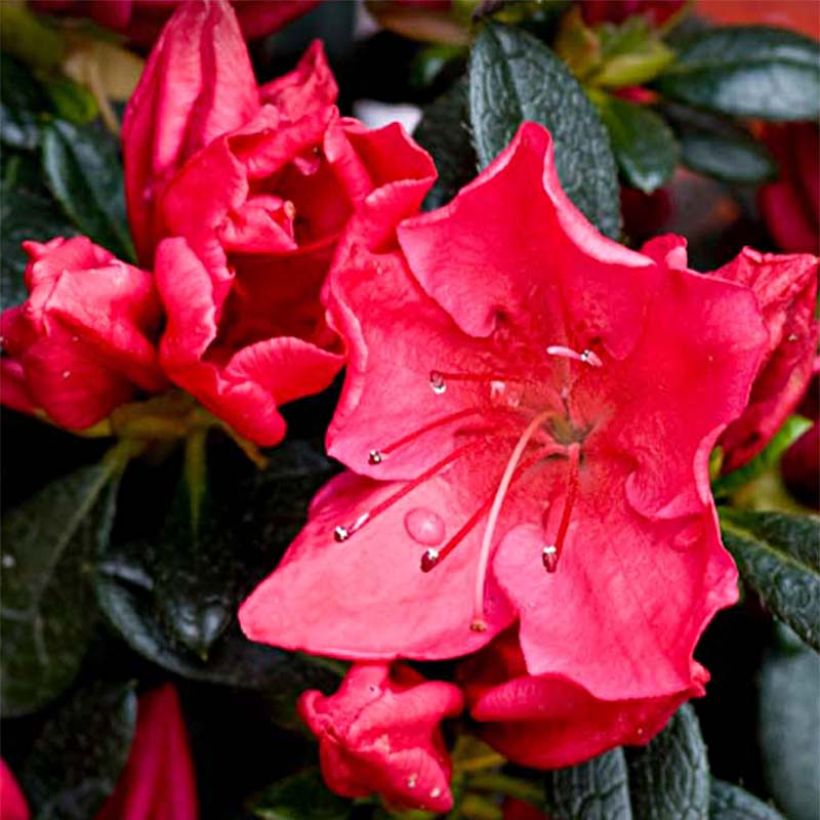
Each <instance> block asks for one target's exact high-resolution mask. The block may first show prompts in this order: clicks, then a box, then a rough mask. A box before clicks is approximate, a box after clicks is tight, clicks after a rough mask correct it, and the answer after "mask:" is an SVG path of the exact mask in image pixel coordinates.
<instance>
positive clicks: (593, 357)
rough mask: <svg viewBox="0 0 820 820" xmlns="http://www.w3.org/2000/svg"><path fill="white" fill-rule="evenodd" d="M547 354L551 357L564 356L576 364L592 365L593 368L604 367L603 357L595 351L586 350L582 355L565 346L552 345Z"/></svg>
mask: <svg viewBox="0 0 820 820" xmlns="http://www.w3.org/2000/svg"><path fill="white" fill-rule="evenodd" d="M547 353H548V354H549V355H550V356H562V357H563V358H565V359H572V360H573V361H574V362H582V363H583V364H588V365H591V366H592V367H603V364H604V363H603V362H602V361H601V357H600V356H598V354H597V353H595V351H593V350H589V349H586V350H584V351H583V352H581V353H578V352H577V351H576V350H573V349H572V348H571V347H565V346H564V345H550V346H549V347H548V348H547Z"/></svg>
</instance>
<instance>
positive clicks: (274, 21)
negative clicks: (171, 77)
mask: <svg viewBox="0 0 820 820" xmlns="http://www.w3.org/2000/svg"><path fill="white" fill-rule="evenodd" d="M184 2H188V0H184ZM232 2H233V4H234V7H235V9H236V15H237V18H238V19H239V25H240V27H241V29H242V35H243V36H244V37H247V38H248V39H249V40H252V39H254V38H256V37H264V36H265V35H266V34H270V33H271V32H274V31H276V30H277V29H280V28H282V26H284V25H285V24H286V23H289V22H290V21H291V20H293V19H294V18H295V17H299V16H301V15H302V14H306V13H307V12H308V11H310V10H311V9H312V8H314V7H315V6H317V5H318V4H319V2H320V0H232ZM181 4H182V3H181V0H32V5H33V6H34V8H36V9H37V10H38V11H43V12H53V13H58V14H69V15H72V16H75V17H86V16H87V17H90V18H91V19H92V20H94V22H95V23H98V24H99V25H101V26H105V27H106V28H111V29H114V31H121V32H122V33H124V34H125V35H126V36H127V37H129V39H131V40H133V41H134V42H135V43H138V44H139V45H143V46H148V45H151V43H153V41H154V40H155V39H156V36H157V35H158V34H159V32H160V29H161V28H162V26H163V25H164V23H165V22H166V21H167V20H168V18H169V17H170V15H171V13H172V12H173V10H174V9H175V8H176V7H177V6H179V5H181Z"/></svg>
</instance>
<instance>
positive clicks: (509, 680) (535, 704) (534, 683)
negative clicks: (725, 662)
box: [457, 632, 708, 769]
mask: <svg viewBox="0 0 820 820" xmlns="http://www.w3.org/2000/svg"><path fill="white" fill-rule="evenodd" d="M690 672H691V677H690V680H689V683H688V685H687V686H686V687H684V688H683V689H681V690H680V691H678V692H670V693H669V694H667V695H664V696H662V697H654V698H652V697H650V698H641V699H602V698H597V697H595V695H593V694H592V693H590V692H588V691H587V690H586V689H584V688H583V687H581V686H578V685H577V684H575V683H574V682H573V681H572V680H570V679H569V678H566V677H563V676H560V675H539V676H532V675H529V674H528V673H527V668H526V665H525V663H524V656H523V655H522V654H521V650H520V648H519V647H518V641H517V640H516V637H515V634H514V633H511V632H509V633H505V634H504V635H502V636H500V637H498V638H497V639H496V640H495V641H493V642H492V643H491V644H490V645H489V646H488V647H486V648H485V649H484V650H482V651H481V652H480V653H478V655H475V656H474V657H472V658H469V659H467V660H466V661H465V662H464V663H463V664H462V665H461V666H460V668H459V670H458V673H457V676H458V679H459V680H460V681H461V682H462V684H463V686H464V692H465V695H466V697H467V702H468V704H469V706H470V712H471V714H472V716H473V717H474V718H475V719H476V720H477V721H479V722H480V723H481V736H482V738H483V739H484V740H486V741H487V743H489V744H490V745H491V746H493V747H494V748H495V749H497V750H498V751H499V752H501V754H503V755H504V756H505V757H506V758H507V759H509V760H511V761H513V762H514V763H519V764H521V765H523V766H532V767H535V768H540V769H554V768H560V767H563V766H573V765H575V764H576V763H580V762H581V761H583V760H587V759H588V758H591V757H594V756H595V755H598V754H601V753H602V752H605V751H607V750H608V749H612V748H614V747H616V746H621V745H624V744H629V745H642V744H644V743H647V742H648V741H649V740H651V738H652V737H653V736H654V735H655V734H657V733H658V732H659V731H660V730H661V729H662V728H663V727H664V725H665V724H666V722H667V721H668V720H669V718H670V717H671V715H672V714H673V713H674V711H675V710H676V709H677V708H678V707H679V706H680V705H681V703H683V702H684V701H686V700H688V699H689V698H691V697H695V696H698V695H702V694H703V691H704V690H703V684H704V683H705V682H706V681H707V680H708V674H707V673H706V670H705V669H703V667H701V666H700V665H699V664H697V663H695V662H694V661H693V662H692V663H691V668H690Z"/></svg>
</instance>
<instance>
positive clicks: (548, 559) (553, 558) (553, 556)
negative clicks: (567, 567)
mask: <svg viewBox="0 0 820 820" xmlns="http://www.w3.org/2000/svg"><path fill="white" fill-rule="evenodd" d="M541 561H542V562H543V564H544V569H545V570H546V571H547V572H555V570H557V569H558V549H557V547H556V546H555V545H554V544H547V546H546V547H544V549H543V550H542V551H541Z"/></svg>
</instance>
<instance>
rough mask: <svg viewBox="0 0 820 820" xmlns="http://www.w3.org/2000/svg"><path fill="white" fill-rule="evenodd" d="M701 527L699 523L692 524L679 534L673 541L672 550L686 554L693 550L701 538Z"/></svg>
mask: <svg viewBox="0 0 820 820" xmlns="http://www.w3.org/2000/svg"><path fill="white" fill-rule="evenodd" d="M701 532H702V530H701V526H700V524H699V523H695V524H690V525H689V526H688V527H684V528H683V529H682V530H681V531H680V532H678V533H677V534H676V535H675V537H674V538H673V539H672V548H673V549H675V550H678V552H686V551H687V550H689V549H691V548H692V547H693V546H695V544H697V542H698V540H699V539H700V537H701Z"/></svg>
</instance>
